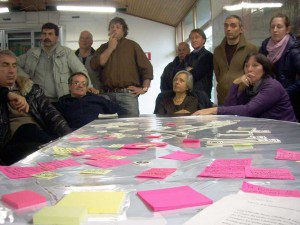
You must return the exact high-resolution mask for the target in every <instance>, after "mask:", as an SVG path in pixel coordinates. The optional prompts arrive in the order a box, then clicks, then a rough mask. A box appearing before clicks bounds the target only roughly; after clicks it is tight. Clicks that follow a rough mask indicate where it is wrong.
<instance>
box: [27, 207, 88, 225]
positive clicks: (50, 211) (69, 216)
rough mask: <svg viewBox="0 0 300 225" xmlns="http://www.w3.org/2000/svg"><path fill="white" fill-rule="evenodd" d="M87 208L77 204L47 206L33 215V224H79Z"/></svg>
mask: <svg viewBox="0 0 300 225" xmlns="http://www.w3.org/2000/svg"><path fill="white" fill-rule="evenodd" d="M86 217H87V209H86V208H84V207H78V206H57V205H56V206H47V207H44V208H42V209H41V210H40V211H38V212H36V213H35V214H34V215H33V224H43V225H53V224H56V225H80V224H81V222H82V221H83V220H84V219H86Z"/></svg>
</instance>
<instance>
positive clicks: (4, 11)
mask: <svg viewBox="0 0 300 225" xmlns="http://www.w3.org/2000/svg"><path fill="white" fill-rule="evenodd" d="M6 12H9V10H8V8H7V7H1V8H0V13H6Z"/></svg>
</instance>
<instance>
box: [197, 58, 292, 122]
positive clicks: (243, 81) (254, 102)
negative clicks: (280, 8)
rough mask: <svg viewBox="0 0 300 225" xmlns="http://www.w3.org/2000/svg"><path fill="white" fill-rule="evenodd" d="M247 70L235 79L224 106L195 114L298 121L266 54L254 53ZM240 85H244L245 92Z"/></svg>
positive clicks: (245, 67) (247, 61)
mask: <svg viewBox="0 0 300 225" xmlns="http://www.w3.org/2000/svg"><path fill="white" fill-rule="evenodd" d="M244 71H245V74H244V75H242V76H241V77H239V78H237V79H235V80H234V81H233V84H232V86H231V89H230V92H229V93H228V95H227V97H226V100H225V104H224V106H220V107H214V108H208V109H203V110H199V111H197V112H195V113H194V114H193V115H210V114H218V115H239V116H249V117H257V118H267V119H275V120H285V121H291V122H297V120H296V117H295V114H294V111H293V108H292V106H291V103H290V99H289V96H288V94H287V92H286V91H285V89H284V88H283V87H282V85H281V84H280V83H279V82H278V81H277V80H275V79H273V78H272V75H273V74H272V64H271V63H270V61H269V60H268V59H267V57H266V56H264V55H262V54H260V53H255V54H250V55H249V56H248V57H247V58H246V59H245V63H244ZM240 86H242V87H241V88H244V89H243V90H242V92H241V93H239V92H238V90H239V87H240Z"/></svg>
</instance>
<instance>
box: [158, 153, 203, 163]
mask: <svg viewBox="0 0 300 225" xmlns="http://www.w3.org/2000/svg"><path fill="white" fill-rule="evenodd" d="M199 156H201V154H196V153H189V152H183V151H176V152H174V153H171V154H168V155H164V156H161V157H159V158H164V159H175V160H180V161H187V160H191V159H194V158H197V157H199Z"/></svg>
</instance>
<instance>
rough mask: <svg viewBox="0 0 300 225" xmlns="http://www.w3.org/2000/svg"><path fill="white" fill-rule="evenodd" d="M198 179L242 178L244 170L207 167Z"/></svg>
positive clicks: (240, 168) (235, 167) (242, 168)
mask: <svg viewBox="0 0 300 225" xmlns="http://www.w3.org/2000/svg"><path fill="white" fill-rule="evenodd" d="M198 177H216V178H244V177H245V168H244V167H243V166H239V167H237V166H232V167H230V166H228V167H225V166H207V167H205V168H204V170H202V172H201V173H200V174H199V175H198Z"/></svg>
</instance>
